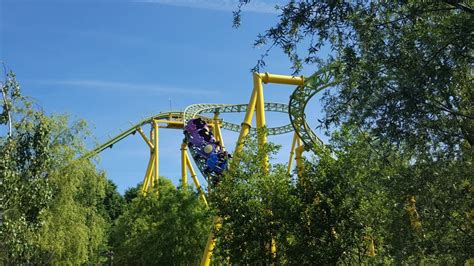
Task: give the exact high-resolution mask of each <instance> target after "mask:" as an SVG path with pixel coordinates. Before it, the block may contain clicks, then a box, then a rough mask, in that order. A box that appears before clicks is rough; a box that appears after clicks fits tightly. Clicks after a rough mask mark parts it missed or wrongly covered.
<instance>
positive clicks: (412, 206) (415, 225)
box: [406, 196, 421, 232]
mask: <svg viewBox="0 0 474 266" xmlns="http://www.w3.org/2000/svg"><path fill="white" fill-rule="evenodd" d="M406 211H407V212H408V215H409V217H410V224H411V227H412V229H413V230H414V231H415V232H420V230H421V222H420V215H419V214H418V211H417V210H416V199H415V196H410V197H409V199H408V204H407V205H406Z"/></svg>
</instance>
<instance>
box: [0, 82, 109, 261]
mask: <svg viewBox="0 0 474 266" xmlns="http://www.w3.org/2000/svg"><path fill="white" fill-rule="evenodd" d="M2 92H3V96H4V97H3V113H2V120H1V122H2V124H10V123H11V124H12V131H11V134H10V133H9V134H7V136H1V137H0V169H1V172H0V173H1V176H0V181H1V182H0V212H1V213H2V221H1V225H0V260H1V261H2V263H5V264H26V263H35V264H56V263H67V264H82V263H86V262H89V261H93V260H94V261H95V258H94V256H96V255H97V253H98V251H99V248H101V246H102V245H104V244H105V240H106V236H105V232H106V231H105V230H106V228H107V224H106V220H105V219H104V218H103V217H102V216H101V215H100V213H99V210H98V209H99V205H101V204H102V199H103V197H104V188H105V186H106V179H105V176H104V174H103V173H99V172H97V170H96V169H95V166H94V165H92V164H91V163H90V162H88V161H78V160H76V158H77V157H78V155H79V154H81V153H82V152H83V150H84V144H83V139H84V138H85V137H86V135H87V131H86V130H85V123H84V122H82V121H79V122H76V123H73V124H72V125H69V124H70V123H69V120H68V118H67V117H66V116H47V115H45V114H44V113H43V112H42V111H41V110H35V109H33V108H32V104H31V102H29V101H28V100H27V99H26V98H24V97H23V96H21V94H20V88H19V84H18V82H16V79H15V76H14V74H13V73H9V74H8V76H7V80H6V82H4V83H2Z"/></svg>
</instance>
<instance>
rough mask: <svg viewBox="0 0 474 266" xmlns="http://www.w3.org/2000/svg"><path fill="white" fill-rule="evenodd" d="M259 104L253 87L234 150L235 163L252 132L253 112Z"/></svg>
mask: <svg viewBox="0 0 474 266" xmlns="http://www.w3.org/2000/svg"><path fill="white" fill-rule="evenodd" d="M256 104H257V90H255V89H253V91H252V96H251V97H250V101H249V104H248V106H247V112H246V113H245V118H244V121H243V122H242V124H241V125H242V129H241V130H240V134H239V139H238V140H237V145H236V146H235V151H234V160H233V163H234V164H235V163H236V160H235V159H237V158H238V154H239V153H241V152H242V149H243V148H244V140H245V138H246V137H247V135H248V134H249V132H250V127H252V118H253V113H254V112H255V106H256Z"/></svg>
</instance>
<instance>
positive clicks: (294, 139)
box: [286, 132, 298, 174]
mask: <svg viewBox="0 0 474 266" xmlns="http://www.w3.org/2000/svg"><path fill="white" fill-rule="evenodd" d="M297 139H298V134H296V132H295V133H294V135H293V141H292V143H291V150H290V159H289V160H288V169H287V171H286V172H287V173H288V174H290V173H291V166H292V165H293V155H294V154H295V147H296V141H297Z"/></svg>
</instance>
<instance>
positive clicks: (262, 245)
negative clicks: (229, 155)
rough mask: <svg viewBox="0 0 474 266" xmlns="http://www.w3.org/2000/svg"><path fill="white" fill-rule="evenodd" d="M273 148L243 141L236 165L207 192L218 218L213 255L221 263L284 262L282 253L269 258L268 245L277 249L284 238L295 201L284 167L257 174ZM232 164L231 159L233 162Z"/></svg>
mask: <svg viewBox="0 0 474 266" xmlns="http://www.w3.org/2000/svg"><path fill="white" fill-rule="evenodd" d="M277 150H278V146H275V145H272V144H268V145H267V146H266V148H265V149H263V150H260V149H258V145H257V143H256V140H255V139H254V138H250V139H248V140H246V143H245V148H244V151H243V152H242V154H241V155H239V164H238V165H233V167H232V168H231V169H230V170H229V171H228V172H226V174H225V175H224V177H223V178H222V180H221V181H220V182H219V183H218V185H217V187H216V188H215V189H214V190H213V191H212V194H211V197H210V199H211V203H212V206H213V208H215V209H216V213H217V215H218V216H219V217H221V219H222V228H221V229H220V230H219V231H217V232H216V235H217V237H218V242H217V248H216V254H217V256H219V257H220V258H221V259H222V258H225V259H224V260H223V262H225V261H226V260H227V259H228V262H230V263H232V264H234V263H236V264H248V263H251V264H253V263H255V264H269V263H271V262H275V261H279V262H282V261H284V257H282V256H281V255H282V254H283V253H282V252H278V253H277V254H278V257H277V258H272V256H271V253H270V244H271V242H272V239H275V240H277V242H278V247H279V249H280V248H281V249H283V248H284V247H285V244H284V243H286V242H287V241H292V237H291V235H289V228H288V225H289V222H288V219H296V216H293V215H296V214H297V213H296V211H295V210H296V208H297V207H298V201H297V198H295V195H294V193H293V191H294V187H293V186H292V185H291V183H292V180H291V179H290V176H289V175H287V174H286V168H285V167H284V165H274V166H272V167H271V169H270V170H269V172H268V173H266V172H264V170H263V169H262V164H261V162H262V160H264V156H265V154H267V153H269V154H275V152H276V151H277ZM234 160H235V158H234Z"/></svg>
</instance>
